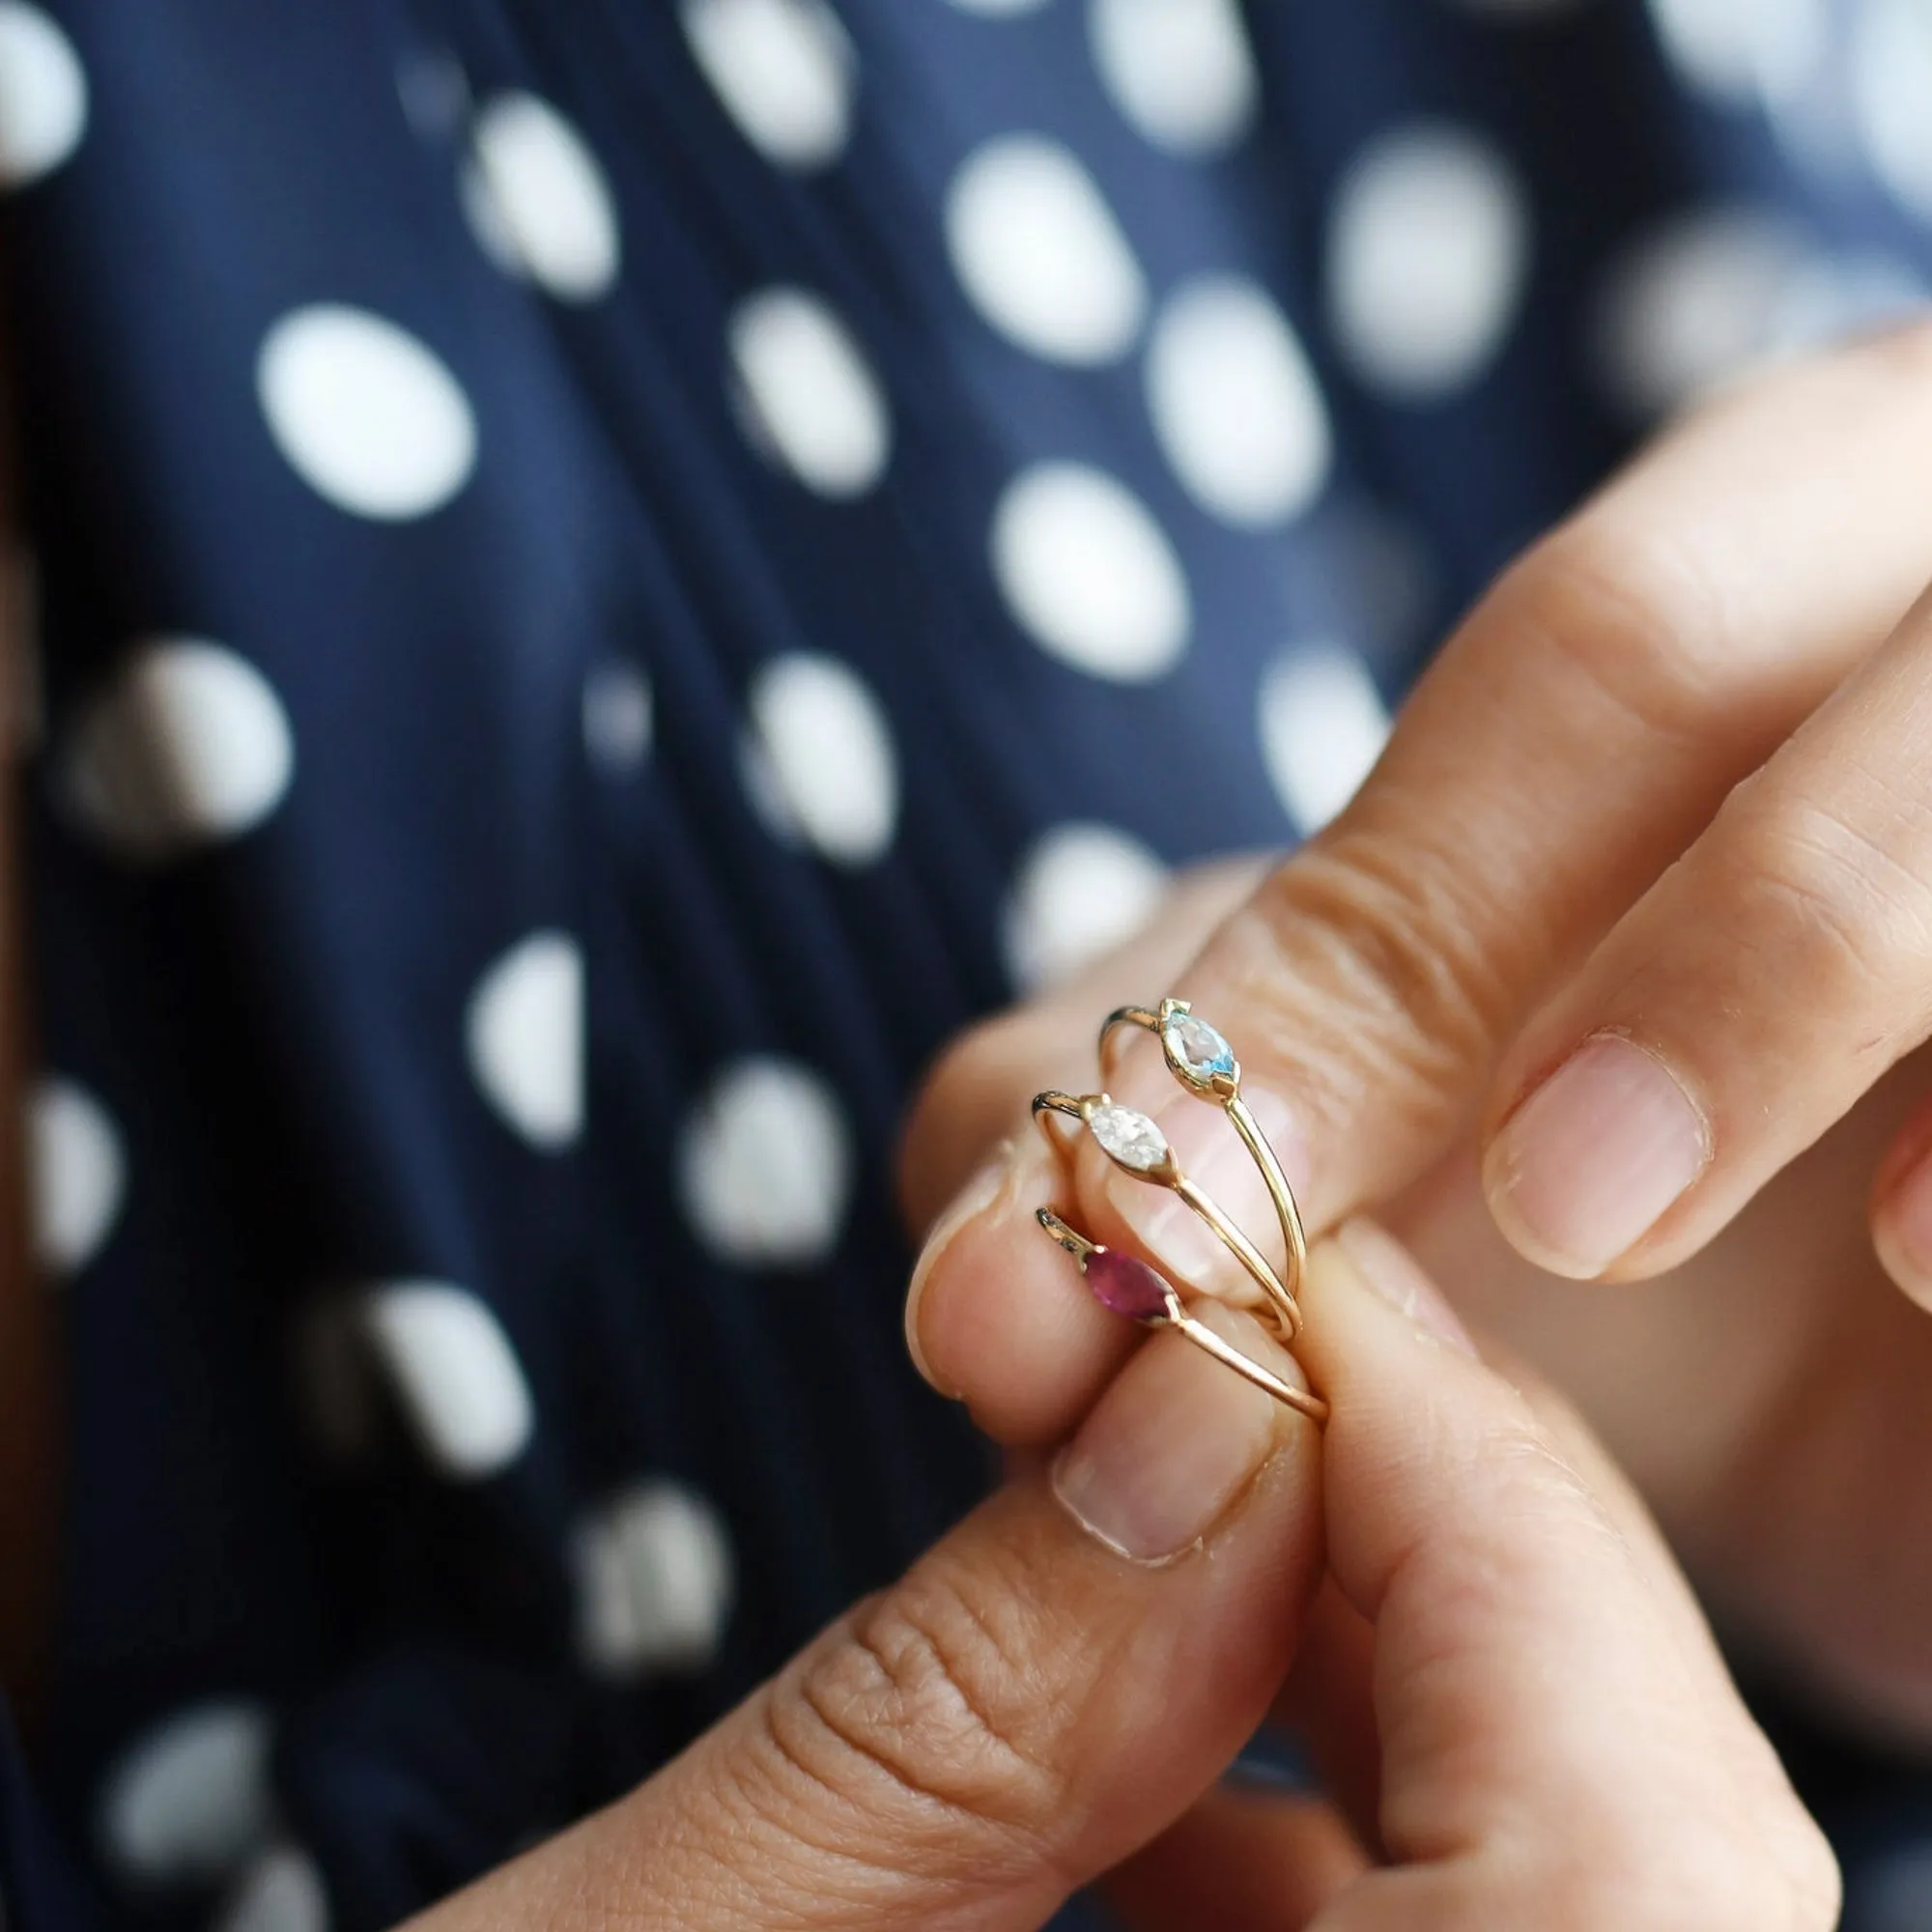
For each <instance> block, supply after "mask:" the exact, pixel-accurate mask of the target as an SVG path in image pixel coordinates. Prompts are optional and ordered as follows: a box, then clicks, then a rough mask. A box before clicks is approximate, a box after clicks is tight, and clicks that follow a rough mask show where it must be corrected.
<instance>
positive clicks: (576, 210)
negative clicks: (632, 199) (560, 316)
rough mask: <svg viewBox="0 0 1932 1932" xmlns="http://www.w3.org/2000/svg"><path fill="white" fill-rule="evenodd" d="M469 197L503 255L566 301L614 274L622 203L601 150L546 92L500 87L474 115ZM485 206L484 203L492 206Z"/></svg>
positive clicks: (603, 286) (600, 288)
mask: <svg viewBox="0 0 1932 1932" xmlns="http://www.w3.org/2000/svg"><path fill="white" fill-rule="evenodd" d="M469 166H470V170H471V173H470V176H469V188H468V191H467V193H466V195H465V202H466V205H467V206H468V207H469V209H470V211H471V213H472V216H473V217H474V216H480V217H481V219H482V220H483V222H484V229H483V233H482V235H481V236H480V238H479V239H480V240H482V241H483V243H484V246H485V247H486V248H487V249H489V251H490V253H491V254H492V255H493V257H495V258H496V259H497V261H499V262H501V263H503V264H504V265H505V266H507V267H511V268H513V270H516V271H519V272H522V273H525V274H527V275H528V276H529V277H530V279H531V280H532V281H534V282H535V283H536V284H537V285H538V286H539V287H540V288H542V289H545V290H547V291H548V292H549V293H550V294H551V295H554V296H557V297H559V298H562V299H563V300H565V301H590V300H593V299H594V298H596V297H598V296H601V295H603V294H605V293H606V292H607V291H608V290H609V289H610V287H611V283H613V282H614V281H615V280H616V279H617V268H618V260H619V249H618V241H617V213H616V210H615V209H614V208H613V207H612V206H611V190H610V188H609V186H608V185H606V183H605V180H604V171H603V170H602V169H601V168H600V167H599V166H598V165H597V160H596V156H593V155H592V154H591V152H590V150H589V149H588V148H587V147H585V146H584V143H583V138H582V135H581V134H579V133H578V131H577V129H576V128H573V127H572V126H571V125H570V123H569V122H568V121H566V120H565V119H564V118H563V116H562V115H560V114H559V113H558V112H557V111H556V109H555V108H554V107H553V106H551V104H550V103H549V102H548V101H546V100H539V99H537V98H536V96H535V95H532V94H499V95H497V97H496V99H493V100H490V101H488V102H486V103H485V104H484V107H483V109H482V111H481V112H480V113H479V114H478V115H477V117H476V128H475V132H474V135H473V137H472V143H471V151H470V161H469ZM485 211H487V213H486V212H485Z"/></svg>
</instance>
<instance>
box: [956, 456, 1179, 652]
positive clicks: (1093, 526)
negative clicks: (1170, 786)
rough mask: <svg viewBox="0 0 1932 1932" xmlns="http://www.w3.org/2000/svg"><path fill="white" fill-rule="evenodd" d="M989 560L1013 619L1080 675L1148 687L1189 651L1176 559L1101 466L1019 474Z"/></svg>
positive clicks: (1140, 507) (1046, 467)
mask: <svg viewBox="0 0 1932 1932" xmlns="http://www.w3.org/2000/svg"><path fill="white" fill-rule="evenodd" d="M992 559H993V574H994V576H995V577H996V578H997V579H998V580H999V584H1000V588H1001V590H1002V591H1003V592H1004V593H1005V595H1006V599H1007V603H1008V605H1009V607H1010V608H1011V610H1012V613H1013V616H1014V618H1015V619H1016V620H1017V621H1018V623H1019V624H1020V626H1021V627H1022V628H1023V629H1024V630H1026V631H1028V632H1030V633H1031V634H1032V636H1033V638H1034V639H1035V640H1036V641H1037V643H1038V644H1039V645H1040V646H1041V648H1042V649H1044V650H1047V651H1049V652H1051V653H1052V654H1053V656H1055V657H1057V658H1059V659H1060V660H1061V661H1062V662H1063V663H1065V664H1068V665H1071V666H1072V667H1073V668H1074V669H1075V670H1083V671H1086V672H1088V673H1090V674H1091V675H1093V676H1094V677H1106V678H1116V679H1119V680H1120V681H1122V682H1123V683H1142V682H1145V681H1146V680H1148V679H1150V678H1156V677H1159V676H1161V675H1162V674H1163V673H1164V672H1166V671H1169V670H1172V669H1173V668H1174V667H1175V666H1176V665H1177V664H1178V663H1179V661H1180V657H1181V654H1182V653H1183V652H1184V651H1185V650H1186V648H1187V637H1188V631H1189V628H1190V627H1191V625H1192V623H1193V610H1192V606H1191V604H1190V601H1189V598H1188V594H1187V580H1186V578H1185V577H1184V576H1183V575H1182V574H1181V569H1180V559H1179V557H1178V556H1176V555H1175V554H1174V550H1173V547H1172V546H1171V545H1170V544H1169V542H1168V540H1167V538H1166V536H1165V535H1164V534H1163V533H1162V531H1161V527H1160V526H1159V525H1158V524H1156V523H1155V522H1154V520H1153V518H1152V517H1151V515H1149V513H1148V511H1147V508H1146V506H1145V505H1144V504H1143V503H1142V502H1141V500H1140V498H1139V497H1135V496H1134V495H1132V494H1131V493H1130V492H1129V491H1128V490H1127V489H1126V487H1125V486H1124V485H1123V484H1121V483H1118V482H1116V481H1115V480H1114V479H1113V478H1112V477H1111V476H1107V475H1105V474H1103V473H1102V472H1101V471H1099V470H1097V469H1088V468H1087V467H1086V466H1085V465H1082V464H1074V463H1042V464H1038V465H1037V466H1036V467H1035V468H1033V469H1029V470H1027V471H1025V472H1024V473H1023V474H1022V475H1020V476H1018V477H1017V478H1015V479H1014V481H1013V482H1012V483H1010V484H1009V485H1008V487H1007V490H1006V494H1005V495H1004V496H1003V497H1001V498H1000V502H999V506H998V508H997V509H996V510H995V511H994V514H993V534H992Z"/></svg>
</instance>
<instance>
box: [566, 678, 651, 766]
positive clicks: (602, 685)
mask: <svg viewBox="0 0 1932 1932" xmlns="http://www.w3.org/2000/svg"><path fill="white" fill-rule="evenodd" d="M655 712H656V706H655V703H654V701H653V699H652V696H651V681H650V679H649V678H647V677H646V676H645V675H644V674H643V672H642V671H641V670H639V668H638V667H637V666H636V665H634V664H626V663H624V662H623V661H621V660H616V659H613V660H612V661H611V662H610V663H608V664H601V665H598V666H597V667H596V668H594V669H593V670H592V671H591V672H590V674H589V676H588V677H586V678H585V679H584V680H583V749H584V750H585V752H586V753H589V756H590V762H591V763H592V764H593V765H595V766H597V767H598V769H599V770H600V771H602V772H604V773H606V774H607V775H608V776H609V777H611V778H628V777H630V775H631V774H632V773H633V772H635V771H636V770H637V769H638V768H639V766H640V765H641V764H642V763H643V762H644V760H645V759H646V758H647V757H649V756H650V754H651V737H652V732H653V729H654V725H655Z"/></svg>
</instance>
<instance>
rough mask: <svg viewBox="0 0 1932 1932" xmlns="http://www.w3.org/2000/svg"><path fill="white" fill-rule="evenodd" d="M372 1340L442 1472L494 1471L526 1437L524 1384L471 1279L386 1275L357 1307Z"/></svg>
mask: <svg viewBox="0 0 1932 1932" xmlns="http://www.w3.org/2000/svg"><path fill="white" fill-rule="evenodd" d="M363 1320H364V1321H365V1322H366V1323H367V1326H368V1333H369V1340H370V1343H371V1345H372V1347H373V1348H374V1349H375V1351H376V1354H377V1357H378V1359H379V1360H380V1361H381V1362H382V1363H383V1365H384V1368H385V1369H386V1370H387V1372H388V1375H389V1378H390V1380H391V1382H392V1384H393V1386H394V1388H395V1391H396V1394H397V1397H398V1399H399V1400H400V1402H401V1404H402V1406H403V1412H404V1413H405V1414H406V1415H407V1416H408V1418H409V1420H410V1424H411V1426H412V1428H413V1429H414V1431H415V1433H416V1435H417V1437H418V1439H419V1440H420V1441H421V1443H422V1446H423V1451H424V1453H425V1454H426V1455H427V1456H429V1457H430V1459H431V1460H432V1461H433V1462H434V1463H436V1465H437V1467H438V1468H439V1469H440V1470H441V1471H442V1473H443V1474H444V1475H447V1476H454V1477H457V1478H459V1479H475V1478H478V1477H483V1476H494V1475H497V1474H498V1473H499V1472H500V1471H502V1470H503V1469H506V1468H507V1467H508V1466H509V1465H510V1464H511V1463H514V1462H515V1461H516V1460H517V1458H518V1457H519V1456H521V1455H522V1454H523V1453H524V1450H525V1448H526V1446H527V1445H528V1442H529V1439H530V1433H531V1430H532V1428H533V1427H534V1423H535V1416H534V1406H533V1405H532V1403H531V1401H530V1391H529V1385H528V1383H527V1382H526V1381H525V1379H524V1372H523V1370H522V1369H521V1368H520V1367H519V1366H518V1363H517V1357H516V1351H515V1350H513V1349H512V1348H511V1347H510V1338H509V1337H508V1336H507V1335H506V1334H504V1332H503V1324H502V1323H501V1322H500V1321H497V1317H496V1316H495V1315H494V1314H493V1313H492V1312H491V1311H490V1310H489V1309H488V1308H486V1307H485V1306H484V1305H483V1303H482V1302H481V1301H479V1300H478V1299H477V1298H476V1296H475V1295H473V1294H471V1293H469V1291H468V1290H467V1289H461V1288H451V1287H449V1286H448V1285H446V1284H445V1283H442V1282H435V1281H405V1282H393V1283H389V1284H387V1285H385V1286H384V1287H382V1288H378V1289H375V1290H372V1291H371V1292H370V1293H369V1297H368V1300H367V1301H366V1303H365V1304H364V1308H363Z"/></svg>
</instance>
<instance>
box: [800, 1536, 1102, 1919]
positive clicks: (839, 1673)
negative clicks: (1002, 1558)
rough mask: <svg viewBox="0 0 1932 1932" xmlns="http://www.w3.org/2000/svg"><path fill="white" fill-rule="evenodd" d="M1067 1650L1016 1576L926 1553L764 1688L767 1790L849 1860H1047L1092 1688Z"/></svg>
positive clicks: (1029, 1867) (935, 1873)
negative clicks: (770, 1762)
mask: <svg viewBox="0 0 1932 1932" xmlns="http://www.w3.org/2000/svg"><path fill="white" fill-rule="evenodd" d="M1078 1656H1079V1651H1078V1648H1077V1646H1075V1645H1074V1644H1072V1643H1071V1642H1070V1641H1068V1640H1067V1639H1066V1637H1065V1636H1064V1635H1063V1634H1061V1633H1060V1632H1058V1631H1057V1629H1056V1628H1055V1626H1054V1623H1053V1620H1052V1618H1051V1615H1050V1613H1049V1612H1047V1611H1046V1610H1044V1609H1043V1608H1041V1607H1040V1606H1039V1605H1037V1602H1036V1601H1035V1599H1034V1597H1033V1595H1032V1594H1031V1593H1030V1592H1029V1591H1028V1590H1027V1589H1026V1588H1025V1587H1024V1585H1023V1584H1021V1583H1016V1582H1014V1581H1012V1580H1011V1579H1009V1578H1006V1577H1000V1576H997V1575H988V1574H987V1571H986V1568H985V1566H984V1564H983V1563H976V1564H975V1565H974V1566H972V1567H970V1568H969V1567H968V1566H966V1565H964V1564H961V1563H956V1562H952V1561H950V1560H949V1559H948V1558H947V1556H946V1555H945V1553H944V1552H939V1553H936V1554H935V1555H933V1556H930V1557H928V1558H926V1559H925V1560H924V1561H923V1562H922V1563H921V1564H920V1565H919V1566H918V1567H917V1568H916V1569H915V1570H914V1571H913V1573H912V1574H911V1575H910V1576H909V1577H908V1578H907V1579H906V1580H905V1581H904V1582H902V1583H900V1584H899V1585H897V1586H896V1587H895V1588H894V1589H893V1590H892V1591H890V1592H888V1593H886V1594H885V1595H883V1596H880V1597H877V1598H874V1599H872V1600H871V1601H870V1602H868V1603H867V1604H864V1605H860V1606H859V1607H858V1608H857V1609H856V1610H855V1611H854V1612H853V1613H852V1614H851V1615H850V1616H849V1617H847V1618H846V1619H845V1620H844V1621H843V1622H842V1623H841V1624H840V1625H839V1626H838V1627H837V1629H836V1630H835V1631H834V1632H832V1633H831V1634H829V1635H828V1636H827V1637H826V1638H824V1639H822V1640H821V1641H820V1643H819V1644H818V1645H817V1646H815V1647H814V1649H813V1650H812V1652H810V1654H809V1655H808V1656H807V1658H806V1659H804V1660H803V1661H802V1662H801V1664H800V1666H799V1667H798V1668H797V1669H796V1671H795V1672H794V1673H793V1674H792V1676H791V1678H790V1679H789V1680H788V1682H787V1683H786V1684H785V1685H783V1686H782V1687H781V1688H780V1689H779V1690H777V1691H775V1692H774V1694H773V1695H772V1697H771V1699H770V1712H769V1719H768V1724H767V1737H768V1740H769V1745H770V1747H771V1752H772V1753H773V1755H774V1757H775V1759H776V1765H775V1775H774V1777H773V1785H774V1788H775V1789H777V1790H779V1791H781V1792H782V1793H783V1794H784V1808H785V1809H786V1811H787V1813H788V1814H789V1815H790V1816H792V1817H793V1818H794V1819H804V1820H809V1821H810V1825H809V1827H807V1828H804V1829H810V1830H811V1831H812V1832H814V1833H819V1834H820V1837H819V1842H820V1843H821V1844H822V1845H824V1846H825V1847H826V1848H827V1849H830V1850H835V1851H837V1852H838V1854H839V1855H840V1856H842V1857H844V1858H847V1859H855V1860H859V1861H865V1860H866V1859H867V1858H868V1857H869V1856H872V1855H873V1854H874V1852H875V1850H876V1849H877V1848H889V1856H890V1859H891V1861H892V1863H893V1864H894V1866H895V1869H897V1870H899V1871H901V1872H903V1871H906V1870H908V1869H911V1870H915V1871H918V1872H920V1873H921V1874H922V1875H923V1876H925V1877H928V1878H931V1879H934V1880H938V1881H944V1880H948V1879H965V1878H968V1877H970V1878H972V1879H973V1880H974V1881H975V1882H976V1883H985V1882H987V1881H988V1880H989V1879H990V1878H993V1877H996V1876H997V1875H999V1874H1002V1873H1007V1874H1012V1875H1015V1876H1018V1875H1023V1874H1025V1873H1027V1872H1031V1871H1037V1870H1038V1869H1040V1868H1042V1867H1045V1868H1048V1869H1051V1867H1052V1866H1053V1863H1054V1861H1055V1856H1056V1847H1057V1844H1058V1842H1059V1840H1060V1837H1061V1834H1062V1833H1064V1832H1065V1829H1066V1828H1067V1825H1068V1821H1069V1819H1070V1818H1071V1817H1072V1816H1073V1815H1074V1813H1075V1810H1076V1807H1075V1806H1073V1805H1072V1804H1070V1802H1069V1801H1070V1798H1071V1794H1072V1790H1073V1785H1074V1782H1075V1778H1074V1776H1073V1773H1072V1771H1071V1770H1070V1769H1069V1765H1068V1753H1069V1740H1070V1737H1071V1733H1072V1731H1073V1729H1074V1726H1075V1722H1076V1719H1077V1716H1078V1713H1079V1711H1080V1709H1081V1707H1082V1705H1083V1703H1084V1700H1085V1698H1086V1696H1087V1695H1088V1694H1089V1693H1090V1692H1091V1691H1092V1690H1094V1683H1093V1682H1091V1681H1085V1680H1083V1677H1082V1676H1081V1674H1079V1673H1078V1672H1077V1670H1076V1668H1075V1660H1077V1658H1078ZM794 1829H801V1828H796V1827H795V1828H794Z"/></svg>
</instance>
